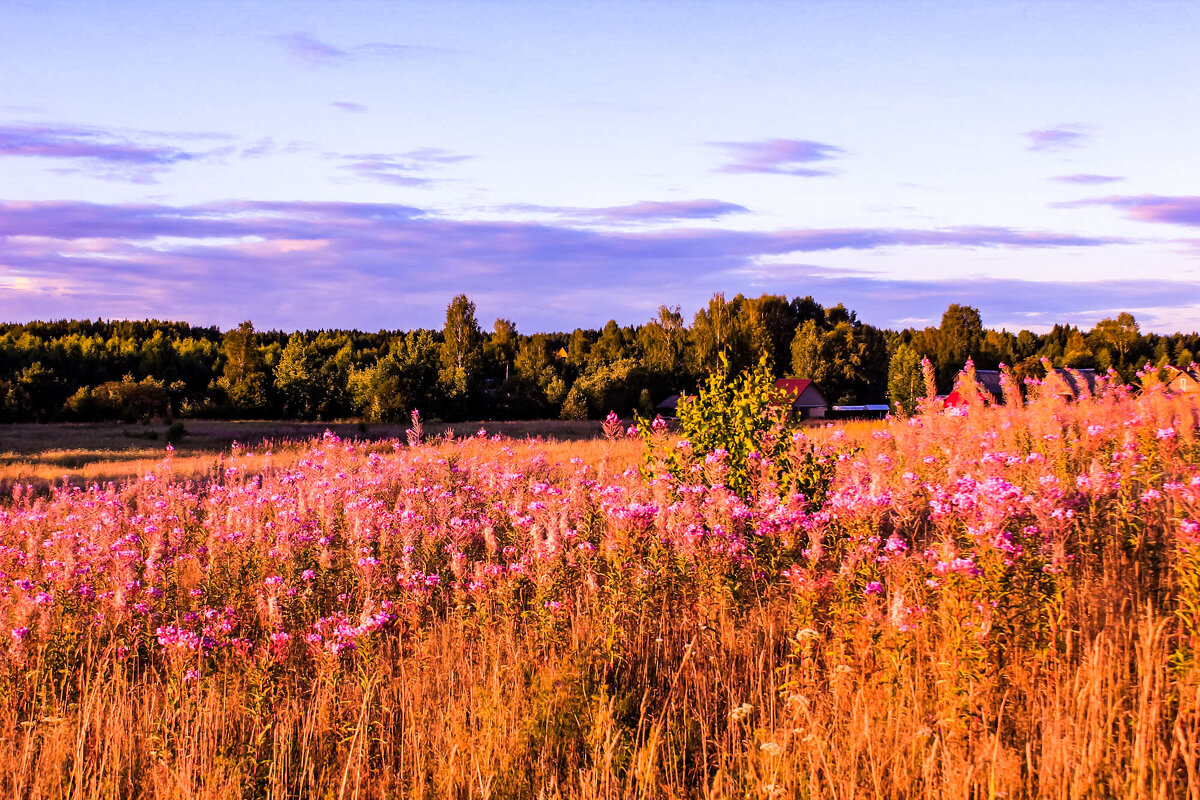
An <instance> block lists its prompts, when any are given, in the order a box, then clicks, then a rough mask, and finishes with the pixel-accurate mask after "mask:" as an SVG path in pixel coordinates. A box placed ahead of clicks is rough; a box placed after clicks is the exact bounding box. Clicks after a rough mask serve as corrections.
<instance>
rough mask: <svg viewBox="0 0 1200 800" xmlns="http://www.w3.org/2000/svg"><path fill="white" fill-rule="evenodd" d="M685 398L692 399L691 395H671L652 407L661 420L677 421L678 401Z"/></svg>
mask: <svg viewBox="0 0 1200 800" xmlns="http://www.w3.org/2000/svg"><path fill="white" fill-rule="evenodd" d="M685 398H688V399H694V396H693V395H687V394H673V395H671V396H670V397H668V398H667V399H666V400H663V401H662V402H661V403H659V404H658V405H656V406H655V407H654V410H655V412H657V413H658V415H659V416H660V417H662V418H663V419H677V418H678V417H679V401H680V400H683V399H685Z"/></svg>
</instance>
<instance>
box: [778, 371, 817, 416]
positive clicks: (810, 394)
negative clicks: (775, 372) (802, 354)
mask: <svg viewBox="0 0 1200 800" xmlns="http://www.w3.org/2000/svg"><path fill="white" fill-rule="evenodd" d="M775 388H776V389H782V390H783V391H784V392H786V393H787V394H788V396H789V397H790V398H791V406H792V410H793V411H795V412H796V415H797V416H798V417H799V418H800V419H824V418H825V414H826V412H827V411H829V401H828V400H826V399H825V396H824V395H823V394H821V392H820V391H819V390H818V389H817V385H816V384H815V383H813V382H812V381H810V380H809V379H807V378H786V379H783V380H778V381H775Z"/></svg>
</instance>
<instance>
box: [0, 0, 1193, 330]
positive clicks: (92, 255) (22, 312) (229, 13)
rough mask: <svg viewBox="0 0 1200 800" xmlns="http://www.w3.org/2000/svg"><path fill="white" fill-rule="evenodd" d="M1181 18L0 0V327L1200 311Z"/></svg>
mask: <svg viewBox="0 0 1200 800" xmlns="http://www.w3.org/2000/svg"><path fill="white" fill-rule="evenodd" d="M1198 23H1200V5H1197V4H1190V3H1174V2H1158V3H1121V4H1107V3H1102V2H1087V3H1070V2H1029V3H1015V2H995V3H965V2H963V3H958V2H954V3H951V2H943V3H920V2H878V3H875V2H844V3H835V2H787V3H785V2H771V3H767V2H762V3H752V2H721V3H700V2H687V3H683V2H654V1H653V0H643V2H636V3H602V2H589V3H582V2H580V3H572V2H566V1H565V0H562V1H560V2H554V3H533V2H523V3H516V2H500V0H492V1H491V2H477V3H468V2H388V3H385V2H376V3H356V2H339V3H336V4H335V3H329V2H320V3H308V2H296V1H295V0H292V1H291V2H278V3H274V2H254V1H253V0H244V1H243V2H236V3H235V2H204V3H197V2H187V3H182V2H180V3H174V2H162V1H160V2H153V3H151V2H132V1H130V2H116V1H110V2H99V1H98V0H95V1H93V2H35V1H34V0H0V319H4V320H8V321H24V320H28V319H35V318H42V319H45V318H62V317H88V318H95V317H133V318H142V317H157V318H169V319H185V320H189V321H192V322H196V323H204V324H218V325H221V326H222V327H231V326H233V325H235V324H236V323H237V322H239V321H240V320H243V319H252V320H254V322H255V324H256V325H257V326H258V327H260V328H283V329H296V328H318V327H357V328H360V329H368V330H373V329H378V328H413V327H419V326H428V327H440V325H441V321H442V319H443V318H444V311H445V307H446V304H447V303H448V302H449V300H450V298H451V297H452V296H454V295H455V294H458V293H460V292H465V293H467V294H468V295H469V296H470V297H471V298H472V299H474V300H475V301H476V303H477V306H478V314H479V317H480V319H481V321H482V322H483V323H484V325H485V326H487V325H490V322H491V320H492V319H494V318H495V317H497V316H504V317H508V318H511V319H512V320H514V321H515V322H516V323H517V326H518V328H519V329H520V330H521V331H523V332H533V331H538V330H564V329H565V330H569V329H572V328H574V327H576V326H585V327H599V326H601V325H602V324H603V323H604V322H605V321H606V320H608V319H609V318H615V319H617V320H618V321H619V322H622V323H638V322H644V321H646V320H648V319H649V318H650V317H651V316H652V315H653V314H654V313H655V311H656V310H657V308H658V306H659V305H660V304H662V303H666V304H668V305H676V304H678V305H681V306H682V307H683V310H684V312H685V313H686V314H688V315H689V316H690V314H691V313H692V312H694V311H695V310H696V308H698V307H699V306H700V305H702V304H703V303H704V302H706V301H707V299H708V297H709V296H711V294H712V293H713V292H716V291H724V292H725V293H726V294H727V295H732V294H733V293H736V292H742V293H745V294H754V295H757V294H761V293H763V292H771V293H782V294H787V295H790V296H794V295H807V294H812V295H814V296H815V297H816V298H817V299H818V300H819V301H821V302H823V303H826V304H833V303H837V302H844V303H845V304H846V305H847V306H849V307H851V308H855V309H857V310H858V312H859V314H860V317H862V318H863V319H865V320H867V321H870V322H872V323H875V324H877V325H881V326H889V327H904V326H907V325H918V326H921V325H925V324H931V323H932V324H936V322H937V320H938V319H939V318H940V316H941V313H942V311H943V310H944V309H945V307H946V305H947V304H949V303H951V302H963V303H969V304H972V305H975V306H977V307H979V308H980V309H981V311H982V313H983V317H984V322H985V324H987V325H989V326H992V327H1007V328H1009V329H1010V330H1016V329H1020V328H1022V327H1028V328H1032V329H1034V330H1044V329H1045V328H1047V327H1049V326H1050V325H1052V324H1053V323H1055V322H1071V323H1075V324H1078V325H1081V326H1084V327H1090V326H1091V325H1093V324H1094V323H1095V322H1096V321H1097V320H1099V319H1101V318H1103V317H1105V316H1114V315H1115V314H1116V313H1117V312H1119V311H1122V310H1130V311H1133V312H1134V313H1135V315H1136V316H1137V318H1138V319H1139V321H1140V322H1141V324H1142V326H1143V328H1144V329H1147V330H1158V331H1170V330H1177V329H1178V330H1189V331H1190V330H1195V329H1197V328H1200V163H1198V162H1200V157H1198V155H1197V147H1196V144H1195V142H1196V140H1197V134H1198V133H1200V104H1198V103H1197V102H1196V101H1195V99H1194V92H1193V89H1192V87H1194V86H1195V85H1197V83H1200V59H1197V58H1196V57H1195V51H1196V50H1197V48H1198V46H1200V41H1198V39H1200V34H1197V33H1196V31H1200V24H1198Z"/></svg>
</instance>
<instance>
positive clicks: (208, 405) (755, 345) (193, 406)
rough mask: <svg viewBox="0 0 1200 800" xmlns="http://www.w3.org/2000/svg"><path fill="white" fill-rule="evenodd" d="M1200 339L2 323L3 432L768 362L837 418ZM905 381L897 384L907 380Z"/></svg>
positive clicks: (1174, 357) (663, 384) (967, 316)
mask: <svg viewBox="0 0 1200 800" xmlns="http://www.w3.org/2000/svg"><path fill="white" fill-rule="evenodd" d="M1197 351H1200V336H1198V335H1197V334H1196V333H1192V334H1172V335H1169V336H1160V335H1156V334H1142V333H1141V332H1140V331H1139V329H1138V325H1137V322H1136V320H1135V319H1134V318H1133V316H1132V315H1130V314H1121V315H1119V316H1118V317H1116V318H1115V319H1106V320H1103V321H1102V322H1100V323H1099V324H1098V325H1096V327H1095V328H1093V329H1091V330H1090V331H1085V330H1082V329H1079V328H1076V327H1075V326H1071V325H1056V326H1055V327H1054V328H1053V329H1052V330H1051V331H1050V332H1049V333H1046V334H1036V333H1033V332H1031V331H1027V330H1022V331H1020V332H1018V333H1015V334H1014V333H1010V332H1008V331H1003V330H1001V331H996V330H987V329H985V328H984V327H983V323H982V320H981V319H980V316H979V312H978V311H977V310H976V309H974V308H971V307H970V306H960V305H951V306H950V307H949V308H948V309H947V310H946V312H945V314H944V315H943V317H942V320H941V324H940V325H939V326H938V327H930V328H925V329H923V330H918V329H907V330H902V331H891V330H883V329H880V328H876V327H874V326H872V325H869V324H867V323H864V322H862V321H861V320H859V319H858V318H857V315H856V314H855V313H854V312H853V311H850V310H848V309H846V308H845V307H843V306H842V305H840V304H839V305H836V306H832V307H823V306H822V305H821V304H820V303H817V302H816V301H814V300H813V298H812V297H803V298H792V299H789V298H787V297H784V296H782V295H763V296H761V297H756V298H747V297H743V296H741V295H737V296H735V297H733V298H732V299H727V298H726V297H725V296H724V295H723V294H717V295H714V296H713V298H712V299H711V300H710V301H709V303H708V305H707V306H706V307H705V308H702V309H701V310H700V311H698V312H697V313H696V314H695V316H694V317H693V318H692V319H691V320H690V325H689V324H688V321H687V320H685V319H684V317H683V315H682V314H681V313H680V310H679V307H675V308H668V307H667V306H662V307H661V308H660V309H659V313H658V315H657V316H656V317H655V318H654V319H651V320H649V321H648V322H646V323H645V324H642V325H634V326H621V325H618V324H617V323H616V322H615V321H609V322H608V324H607V325H605V326H604V327H603V328H602V329H600V330H589V329H583V328H578V329H576V330H574V331H572V332H571V333H535V334H533V335H525V334H521V333H519V332H518V331H517V328H516V326H515V325H514V324H513V323H512V322H511V321H509V320H506V319H498V320H496V321H495V323H494V324H493V325H492V327H491V329H490V330H484V329H483V328H482V327H481V326H480V324H479V321H478V320H477V319H476V315H475V305H474V303H472V302H471V301H470V300H469V299H468V298H467V297H466V296H464V295H459V296H458V297H456V298H454V300H452V301H451V303H450V305H449V306H448V307H447V310H446V323H445V325H444V327H443V328H442V329H441V330H425V329H421V330H413V331H400V330H395V331H379V332H377V333H363V332H360V331H345V330H320V331H303V332H295V333H288V332H283V331H256V330H255V329H254V327H253V326H252V325H251V323H249V322H245V323H242V324H241V325H240V326H239V327H237V328H236V329H234V330H232V331H228V332H224V333H222V332H221V331H220V330H219V329H217V328H214V327H197V326H193V325H188V324H186V323H178V322H161V321H158V320H148V321H95V322H89V321H86V320H84V321H79V320H63V321H53V322H32V323H28V324H6V325H0V421H5V422H17V421H54V420H66V421H69V420H77V421H86V420H98V419H124V420H128V421H133V420H137V419H148V418H154V417H158V418H164V419H169V418H175V417H185V418H190V417H239V418H249V417H260V418H262V417H269V418H291V419H336V418H346V417H362V418H363V419H365V420H368V421H400V420H404V419H406V418H407V417H408V415H409V413H410V412H411V411H412V410H413V409H420V411H421V412H422V414H423V415H424V416H425V417H427V418H441V419H467V418H475V419H523V418H540V417H563V418H569V419H582V418H588V417H591V418H596V417H601V416H603V415H604V414H606V413H608V411H610V410H616V411H618V412H619V413H628V412H630V411H631V410H634V409H637V410H640V411H641V412H643V413H649V412H650V411H651V410H652V409H653V406H654V405H655V404H656V403H658V402H659V401H661V400H662V399H663V398H664V397H666V396H667V395H669V394H672V393H677V392H688V391H692V390H694V389H695V387H696V385H697V383H698V381H699V380H700V378H701V377H703V376H704V375H707V374H708V373H710V372H712V371H714V370H720V369H729V370H734V371H736V370H741V369H743V368H745V367H747V366H750V365H752V364H756V363H758V361H759V360H760V359H761V358H763V357H766V358H767V359H768V360H769V361H770V363H771V364H772V368H773V369H774V371H775V373H776V375H777V376H779V377H801V378H811V379H813V380H814V381H816V383H817V385H818V386H819V387H820V389H821V390H822V392H823V393H824V394H825V396H826V397H827V398H828V399H829V400H830V401H831V402H833V403H835V404H849V403H883V402H887V401H888V399H889V398H888V378H889V365H891V366H892V372H893V373H895V372H896V371H897V370H896V367H897V366H899V365H900V364H901V361H896V362H895V363H894V364H893V360H894V358H895V357H896V356H897V354H899V355H900V357H901V360H902V361H903V362H904V363H905V364H908V363H911V360H912V359H913V358H914V357H915V358H917V359H919V358H920V357H922V356H924V357H928V358H929V359H930V360H931V361H932V362H933V363H934V365H935V367H936V370H937V376H938V382H939V386H940V388H941V389H942V390H943V391H945V390H947V389H949V386H950V383H951V382H952V381H953V377H954V375H955V373H956V372H957V371H958V370H959V369H960V368H961V366H962V364H963V363H964V361H965V360H966V359H967V358H968V357H970V358H973V359H974V361H975V364H976V366H977V367H979V368H981V369H985V368H995V367H996V366H997V365H998V364H1000V363H1001V362H1004V363H1006V364H1009V365H1011V366H1012V367H1013V368H1014V371H1015V372H1016V374H1017V376H1018V377H1021V376H1023V375H1027V374H1036V375H1040V374H1041V371H1042V368H1041V363H1040V362H1041V360H1042V359H1049V361H1050V362H1052V363H1053V365H1054V366H1056V367H1074V368H1087V367H1093V368H1097V369H1100V370H1106V369H1109V368H1112V369H1114V370H1116V372H1117V373H1119V374H1120V375H1121V377H1122V378H1124V379H1125V380H1127V381H1129V380H1132V379H1133V377H1134V373H1135V372H1136V371H1137V369H1139V368H1141V367H1142V366H1144V365H1145V364H1146V363H1148V362H1149V363H1151V364H1153V365H1155V366H1159V367H1165V366H1167V365H1169V364H1170V365H1177V366H1180V367H1186V366H1187V365H1188V364H1189V363H1191V362H1192V361H1193V360H1194V358H1195V354H1196V353H1197ZM893 379H894V378H893Z"/></svg>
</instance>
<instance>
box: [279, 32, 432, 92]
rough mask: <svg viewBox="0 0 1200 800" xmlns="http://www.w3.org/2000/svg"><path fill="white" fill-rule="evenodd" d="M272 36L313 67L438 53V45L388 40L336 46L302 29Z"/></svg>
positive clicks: (294, 55) (292, 53)
mask: <svg viewBox="0 0 1200 800" xmlns="http://www.w3.org/2000/svg"><path fill="white" fill-rule="evenodd" d="M275 39H276V41H278V42H279V43H280V44H281V45H283V47H284V49H285V50H286V51H287V52H288V54H289V55H291V56H292V57H293V58H295V59H297V60H298V61H302V62H303V63H305V64H308V65H309V66H314V67H316V66H337V65H340V64H344V63H346V62H348V61H351V60H354V59H360V58H404V57H407V56H411V55H414V54H417V53H434V52H440V48H437V47H428V46H425V45H408V44H392V43H389V42H366V43H365V44H358V45H353V46H350V47H338V46H337V45H333V44H330V43H329V42H324V41H321V40H320V39H318V38H317V37H315V36H313V35H312V34H310V33H305V32H303V31H297V32H295V33H288V34H283V35H281V36H276V37H275ZM335 105H336V104H335Z"/></svg>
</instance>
